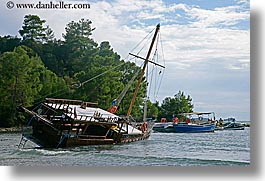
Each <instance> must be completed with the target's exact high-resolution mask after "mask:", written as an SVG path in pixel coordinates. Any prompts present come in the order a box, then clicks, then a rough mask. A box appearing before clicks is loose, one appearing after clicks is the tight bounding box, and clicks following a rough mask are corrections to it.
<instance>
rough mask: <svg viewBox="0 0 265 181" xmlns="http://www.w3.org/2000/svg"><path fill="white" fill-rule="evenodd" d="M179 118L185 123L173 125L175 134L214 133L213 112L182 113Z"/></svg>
mask: <svg viewBox="0 0 265 181" xmlns="http://www.w3.org/2000/svg"><path fill="white" fill-rule="evenodd" d="M180 116H182V117H184V118H185V119H186V121H185V122H176V123H174V124H173V128H174V129H175V132H176V133H205V132H214V129H215V126H216V123H215V114H214V112H191V113H182V114H180Z"/></svg>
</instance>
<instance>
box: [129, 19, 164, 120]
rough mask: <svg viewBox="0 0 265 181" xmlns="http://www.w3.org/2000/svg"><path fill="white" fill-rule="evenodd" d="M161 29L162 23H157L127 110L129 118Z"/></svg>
mask: <svg viewBox="0 0 265 181" xmlns="http://www.w3.org/2000/svg"><path fill="white" fill-rule="evenodd" d="M159 29H160V24H157V25H156V30H155V34H154V37H153V39H152V42H151V45H150V47H149V50H148V53H147V55H146V58H145V61H144V66H143V69H142V71H141V74H140V77H139V79H138V82H137V85H136V89H135V91H134V94H133V98H132V100H131V103H130V107H129V109H128V112H127V116H126V117H127V118H129V116H130V115H131V111H132V107H133V104H134V101H135V99H136V96H137V94H138V90H139V87H140V83H141V81H142V79H143V76H144V72H145V69H146V67H147V64H148V62H149V57H150V55H151V52H152V49H153V46H154V43H155V40H156V37H157V34H158V31H159ZM145 101H147V100H145Z"/></svg>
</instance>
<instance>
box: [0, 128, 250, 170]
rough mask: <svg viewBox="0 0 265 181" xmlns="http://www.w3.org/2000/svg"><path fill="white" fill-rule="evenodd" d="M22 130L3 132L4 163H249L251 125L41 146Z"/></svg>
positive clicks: (0, 149) (1, 156) (1, 158)
mask: <svg viewBox="0 0 265 181" xmlns="http://www.w3.org/2000/svg"><path fill="white" fill-rule="evenodd" d="M20 139H21V134H18V133H2V134H0V165H6V166H249V165H250V128H245V130H233V131H232V130H223V131H215V132H213V133H152V134H151V137H150V138H149V139H148V140H143V141H138V142H133V143H129V144H120V145H103V146H102V145H101V146H82V147H74V148H60V149H41V148H38V147H36V145H35V144H33V143H31V142H27V143H26V145H25V147H24V148H23V149H22V148H18V144H19V142H20Z"/></svg>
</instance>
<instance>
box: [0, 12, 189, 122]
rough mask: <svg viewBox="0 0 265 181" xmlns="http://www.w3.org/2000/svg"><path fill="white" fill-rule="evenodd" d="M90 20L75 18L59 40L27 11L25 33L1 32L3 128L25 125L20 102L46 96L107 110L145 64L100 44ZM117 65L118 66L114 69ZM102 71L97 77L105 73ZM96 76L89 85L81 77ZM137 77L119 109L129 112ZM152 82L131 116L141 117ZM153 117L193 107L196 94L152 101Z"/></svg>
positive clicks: (150, 114)
mask: <svg viewBox="0 0 265 181" xmlns="http://www.w3.org/2000/svg"><path fill="white" fill-rule="evenodd" d="M94 30H95V28H93V27H92V22H91V21H90V20H88V19H87V20H85V19H81V20H79V21H77V22H75V21H71V22H69V23H68V24H67V25H66V27H65V34H63V39H56V38H55V36H54V32H53V30H52V29H51V28H50V27H49V25H46V21H45V20H42V19H41V18H40V17H39V16H37V15H26V16H25V17H24V21H23V25H22V27H21V29H20V30H18V32H19V34H20V37H17V36H11V35H6V36H0V85H1V86H0V127H10V126H18V125H23V124H25V122H26V121H27V120H26V119H25V115H23V114H22V113H20V112H18V111H17V109H16V108H17V107H18V106H20V105H23V106H26V107H34V105H36V104H38V103H40V102H41V101H43V100H44V98H46V97H53V98H69V99H81V100H84V101H90V102H97V103H98V104H99V107H101V108H103V109H108V108H110V106H111V102H112V100H113V99H114V98H116V97H117V96H118V95H119V94H120V93H121V92H122V90H123V89H124V87H125V86H126V85H127V83H128V82H129V81H130V80H131V78H132V77H133V76H134V74H135V73H136V72H138V70H139V69H140V67H138V66H137V65H136V64H135V63H133V62H127V61H124V60H122V59H121V57H120V55H119V54H118V53H117V52H114V50H113V48H112V47H111V45H110V43H109V42H108V41H103V42H101V43H100V44H98V43H97V42H96V41H95V40H93V39H92V37H91V35H92V33H93V31H94ZM114 67H117V68H115V69H114ZM106 71H107V73H105V74H104V75H103V76H100V77H97V78H96V79H93V77H95V76H97V75H99V74H102V73H103V72H106ZM87 80H91V81H90V82H88V83H86V84H82V86H77V87H76V86H75V85H81V83H82V82H84V81H87ZM136 82H137V80H135V82H134V84H133V85H132V86H131V87H130V89H129V91H128V92H127V94H126V95H125V97H124V98H123V100H122V102H121V104H120V105H119V109H118V111H117V114H119V115H126V113H127V110H128V107H129V104H130V101H131V98H132V96H133V92H134V88H135V86H136ZM146 86H147V83H146V81H145V80H144V81H143V83H141V86H140V89H139V92H138V96H137V98H136V101H135V105H134V107H133V111H132V116H134V117H141V116H142V113H143V109H142V107H143V98H144V96H145V94H146ZM148 105H149V106H148V107H149V108H148V115H147V116H148V117H153V118H158V119H159V118H160V117H167V118H168V119H170V118H171V117H172V114H178V113H180V112H179V111H182V112H183V111H184V112H191V111H192V109H193V104H192V99H191V97H190V96H186V95H184V92H181V91H179V92H178V93H177V94H176V95H175V96H174V97H173V98H171V97H167V98H165V100H163V102H162V104H161V106H160V105H159V103H158V102H156V103H151V102H150V101H149V102H148Z"/></svg>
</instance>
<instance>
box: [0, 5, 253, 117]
mask: <svg viewBox="0 0 265 181" xmlns="http://www.w3.org/2000/svg"><path fill="white" fill-rule="evenodd" d="M12 1H13V2H14V3H23V2H25V3H38V2H39V1H40V0H12ZM50 1H52V2H54V3H57V2H59V1H56V0H48V1H46V0H42V1H41V3H49V2H50ZM61 1H62V0H61ZM7 2H9V0H0V36H4V35H14V36H19V34H18V30H19V29H21V27H22V23H23V19H24V16H25V15H26V14H37V15H39V16H40V18H41V19H44V20H46V24H47V25H49V26H50V27H51V29H52V30H53V31H54V32H55V36H56V38H58V39H62V34H63V33H65V26H66V24H67V23H69V22H70V21H72V20H73V21H78V20H80V19H81V18H84V19H90V20H91V21H92V27H95V28H96V29H95V30H94V31H93V35H92V36H93V39H94V40H95V41H96V42H98V43H100V42H102V41H109V42H110V44H111V46H112V47H113V49H114V51H116V52H117V53H118V54H119V55H121V57H122V58H123V59H125V58H126V57H127V55H128V53H129V52H130V50H132V48H133V47H134V46H135V45H136V44H137V43H138V42H139V41H141V40H142V39H143V37H144V36H146V35H147V34H148V33H149V32H150V31H151V30H152V29H154V28H155V26H156V25H157V24H158V23H160V25H161V28H160V33H161V41H162V45H163V56H164V61H165V66H166V68H165V72H164V75H163V81H162V83H161V86H160V90H159V94H158V97H157V99H158V101H159V102H162V100H163V99H164V98H165V97H173V96H174V95H175V94H176V93H178V91H179V90H181V91H183V92H184V93H185V94H186V95H190V96H191V97H192V99H193V104H194V111H207V112H208V111H213V112H215V113H216V117H217V118H220V117H221V118H228V117H235V118H236V119H237V120H240V121H249V120H250V4H249V0H175V1H173V0H152V1H149V0H133V1H132V0H126V1H124V0H105V1H101V0H98V1H95V0H76V1H75V0H64V3H72V4H73V3H88V4H90V8H89V9H67V10H55V9H49V10H45V9H17V8H12V9H8V8H7V6H6V5H7Z"/></svg>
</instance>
